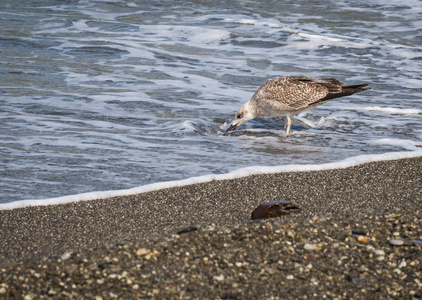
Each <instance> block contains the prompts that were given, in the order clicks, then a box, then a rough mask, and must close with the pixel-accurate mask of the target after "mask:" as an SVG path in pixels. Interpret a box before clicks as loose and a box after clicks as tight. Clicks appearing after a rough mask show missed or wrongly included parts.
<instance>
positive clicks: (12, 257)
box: [0, 157, 422, 299]
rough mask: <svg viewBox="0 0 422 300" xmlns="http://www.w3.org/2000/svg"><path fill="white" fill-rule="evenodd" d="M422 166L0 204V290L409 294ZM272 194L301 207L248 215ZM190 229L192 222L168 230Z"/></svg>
mask: <svg viewBox="0 0 422 300" xmlns="http://www.w3.org/2000/svg"><path fill="white" fill-rule="evenodd" d="M421 173H422V157H415V158H407V159H399V160H390V161H379V162H371V163H365V164H360V165H358V166H354V167H349V168H344V169H330V170H323V171H307V172H290V173H289V172H283V173H277V174H259V175H251V176H247V177H242V178H237V179H230V180H223V181H210V182H205V183H198V184H194V185H187V186H182V187H173V188H167V189H163V190H155V191H151V192H147V193H142V194H136V195H130V196H119V197H113V198H107V199H99V200H92V201H81V202H75V203H68V204H61V205H51V206H33V207H25V208H17V209H13V210H2V211H0V235H1V236H2V239H0V293H1V294H3V295H4V296H5V297H6V299H8V298H16V297H17V298H24V297H26V296H28V297H27V298H25V299H32V298H36V296H37V295H39V294H40V293H43V294H45V293H48V295H50V297H54V296H58V297H59V298H72V297H73V298H75V297H80V296H83V297H85V298H96V297H97V296H98V297H102V299H105V298H115V297H118V298H124V299H133V298H139V297H147V298H202V299H206V298H207V299H216V298H231V299H244V298H271V297H273V298H276V299H277V298H291V299H297V298H305V297H307V296H309V295H311V294H312V295H314V297H321V296H323V295H326V296H328V297H331V298H336V297H337V298H344V297H346V298H361V297H364V298H365V297H367V298H386V297H387V298H391V297H393V298H403V297H405V298H409V299H412V297H419V296H422V285H421V283H420V281H419V280H418V278H420V276H421V275H422V274H421V272H420V270H421V266H420V255H422V247H421V245H420V243H421V240H422V232H421V228H422V224H421V218H420V216H421V215H422V179H421V178H420V174H421ZM274 200H289V201H291V202H292V203H294V204H295V205H297V206H299V207H300V208H301V211H302V212H301V213H300V214H290V215H287V216H282V217H280V218H275V219H271V220H263V221H259V222H248V220H249V219H250V215H251V212H252V211H253V209H254V208H255V207H256V206H258V205H259V204H261V203H263V202H268V201H274ZM188 226H196V227H197V228H198V230H196V231H193V232H189V233H186V234H182V235H180V236H179V235H177V234H176V233H177V232H178V231H179V230H180V229H182V228H185V227H188ZM392 238H395V239H398V240H400V241H401V242H400V243H403V244H402V245H398V246H395V245H393V244H391V243H390V242H389V240H390V239H392ZM327 276H328V277H327ZM327 278H328V279H327ZM330 278H331V279H330ZM309 293H311V294H309ZM97 299H101V298H97Z"/></svg>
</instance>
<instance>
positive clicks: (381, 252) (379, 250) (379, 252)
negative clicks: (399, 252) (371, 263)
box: [374, 249, 385, 256]
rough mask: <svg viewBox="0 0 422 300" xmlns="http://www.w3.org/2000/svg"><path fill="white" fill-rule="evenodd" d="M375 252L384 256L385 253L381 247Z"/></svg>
mask: <svg viewBox="0 0 422 300" xmlns="http://www.w3.org/2000/svg"><path fill="white" fill-rule="evenodd" d="M374 253H375V255H376V256H384V255H385V252H384V250H381V249H377V250H375V251H374Z"/></svg>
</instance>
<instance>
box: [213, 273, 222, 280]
mask: <svg viewBox="0 0 422 300" xmlns="http://www.w3.org/2000/svg"><path fill="white" fill-rule="evenodd" d="M214 280H216V281H223V280H224V275H223V274H221V275H215V276H214Z"/></svg>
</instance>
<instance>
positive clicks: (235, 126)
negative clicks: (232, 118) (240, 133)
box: [227, 122, 239, 132]
mask: <svg viewBox="0 0 422 300" xmlns="http://www.w3.org/2000/svg"><path fill="white" fill-rule="evenodd" d="M238 125H239V124H238V123H236V124H235V123H234V122H233V123H232V124H231V125H230V127H229V129H227V132H229V131H233V130H235V129H236V128H237V126H238Z"/></svg>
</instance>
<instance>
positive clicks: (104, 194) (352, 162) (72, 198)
mask: <svg viewBox="0 0 422 300" xmlns="http://www.w3.org/2000/svg"><path fill="white" fill-rule="evenodd" d="M415 157H422V150H421V151H406V152H390V153H383V154H368V155H359V156H353V157H349V158H346V159H344V160H341V161H337V162H332V163H323V164H305V165H282V166H252V167H245V168H241V169H238V170H234V171H232V172H229V173H225V174H210V175H202V176H197V177H191V178H187V179H181V180H173V181H164V182H157V183H151V184H147V185H143V186H139V187H135V188H130V189H123V190H110V191H97V192H87V193H82V194H76V195H67V196H60V197H55V198H47V199H33V200H19V201H13V202H9V203H0V211H1V210H10V209H16V208H23V207H31V206H47V205H60V204H67V203H75V202H80V201H91V200H98V199H104V198H114V197H119V196H131V195H135V194H141V193H147V192H153V191H157V190H162V189H168V188H174V187H184V186H188V185H193V184H199V183H207V182H211V181H215V180H230V179H239V178H243V177H248V176H253V175H263V174H265V175H266V174H276V173H287V172H307V171H325V170H333V169H345V168H350V167H355V166H359V165H361V164H365V163H372V162H379V161H390V160H398V159H406V158H415Z"/></svg>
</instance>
